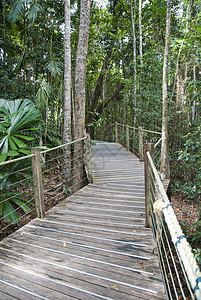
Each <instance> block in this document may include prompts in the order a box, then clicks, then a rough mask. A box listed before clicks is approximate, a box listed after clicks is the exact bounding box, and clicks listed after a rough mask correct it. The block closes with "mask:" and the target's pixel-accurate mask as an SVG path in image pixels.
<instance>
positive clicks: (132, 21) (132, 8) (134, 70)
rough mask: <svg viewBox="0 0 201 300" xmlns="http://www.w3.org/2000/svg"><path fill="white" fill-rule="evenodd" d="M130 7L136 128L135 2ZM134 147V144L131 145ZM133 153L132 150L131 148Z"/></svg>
mask: <svg viewBox="0 0 201 300" xmlns="http://www.w3.org/2000/svg"><path fill="white" fill-rule="evenodd" d="M130 5H131V24H132V34H133V80H134V83H133V98H134V108H133V125H134V127H136V104H137V83H136V80H137V58H136V57H137V55H136V53H137V50H136V34H135V13H136V0H134V6H133V0H130ZM133 140H135V130H133ZM133 147H134V144H133ZM133 151H134V148H133Z"/></svg>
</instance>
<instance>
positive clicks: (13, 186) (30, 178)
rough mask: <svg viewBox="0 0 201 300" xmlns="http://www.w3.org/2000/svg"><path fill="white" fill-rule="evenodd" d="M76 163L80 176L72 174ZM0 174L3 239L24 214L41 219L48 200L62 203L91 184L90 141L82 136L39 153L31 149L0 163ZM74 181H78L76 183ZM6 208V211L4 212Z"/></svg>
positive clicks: (38, 150) (87, 136) (1, 230)
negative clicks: (87, 184)
mask: <svg viewBox="0 0 201 300" xmlns="http://www.w3.org/2000/svg"><path fill="white" fill-rule="evenodd" d="M77 143H84V145H83V148H84V152H83V154H81V156H82V157H80V153H78V152H77V151H76V149H75V148H76V147H75V146H76V144H77ZM67 147H68V149H70V151H69V152H70V157H69V158H67V159H68V165H69V169H68V173H69V174H68V178H69V180H68V184H67V186H66V184H65V176H64V175H65V174H64V173H65V170H64V168H63V166H64V164H65V162H66V155H65V151H64V149H65V148H67ZM44 157H45V159H44ZM78 160H79V161H81V164H82V165H83V163H84V165H85V168H80V169H81V171H80V172H81V173H82V174H77V173H76V174H75V169H76V167H77V161H78ZM19 163H23V168H22V167H20V168H19V165H17V164H19ZM13 170H14V171H13ZM0 172H1V174H5V179H4V177H3V175H2V176H1V178H2V179H1V182H0V183H1V188H0V198H1V201H0V204H1V206H0V207H1V208H2V207H3V208H2V210H1V211H2V215H0V221H1V227H0V234H2V236H3V237H4V236H5V235H6V234H5V232H7V231H8V227H10V226H12V225H13V224H16V223H19V222H20V221H23V219H25V218H26V216H27V215H28V214H32V215H33V216H34V215H36V216H37V217H38V218H42V217H44V215H45V206H47V207H49V204H48V202H50V201H52V200H54V199H52V197H53V198H55V197H57V198H59V199H60V200H62V198H66V197H67V196H68V194H71V193H72V192H74V191H76V190H77V189H78V188H77V187H78V186H79V187H80V186H83V185H84V183H86V182H88V183H92V182H93V174H92V164H91V147H90V137H89V135H86V136H85V137H83V138H82V139H79V140H76V141H72V142H69V143H67V144H63V145H60V146H58V147H54V148H50V149H47V150H43V151H41V150H40V149H35V148H34V149H32V151H31V154H30V155H28V156H24V157H19V158H16V159H13V160H9V161H5V162H2V163H0ZM77 175H78V176H77ZM79 175H80V176H79ZM77 177H79V178H81V179H79V180H80V181H79V182H78V179H77ZM18 178H19V179H18ZM6 180H7V181H6ZM12 180H14V181H13V183H12ZM12 204H13V206H12ZM16 204H17V206H16ZM6 205H8V207H9V210H8V209H7V210H6ZM4 207H5V208H4ZM12 208H13V209H12Z"/></svg>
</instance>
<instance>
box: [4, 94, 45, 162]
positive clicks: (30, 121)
mask: <svg viewBox="0 0 201 300" xmlns="http://www.w3.org/2000/svg"><path fill="white" fill-rule="evenodd" d="M40 117H41V115H40V112H39V111H38V110H37V109H36V107H35V105H34V104H33V103H32V102H31V101H30V100H24V101H23V100H15V101H7V100H4V99H0V130H1V133H0V154H1V158H0V162H3V161H5V160H6V159H7V158H8V157H15V156H19V154H24V155H27V154H30V151H29V150H28V148H29V147H28V144H27V142H29V141H32V140H33V139H34V138H33V137H31V136H30V135H28V134H27V133H28V132H31V131H34V130H37V128H32V126H33V125H34V124H35V123H38V122H39V120H40ZM25 142H26V143H25Z"/></svg>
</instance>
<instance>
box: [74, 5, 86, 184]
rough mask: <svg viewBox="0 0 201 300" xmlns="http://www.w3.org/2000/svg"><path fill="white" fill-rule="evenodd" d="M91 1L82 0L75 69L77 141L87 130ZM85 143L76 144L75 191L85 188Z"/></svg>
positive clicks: (75, 126) (75, 134)
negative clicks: (86, 96)
mask: <svg viewBox="0 0 201 300" xmlns="http://www.w3.org/2000/svg"><path fill="white" fill-rule="evenodd" d="M89 21H90V0H82V1H81V8H80V26H79V40H78V47H77V55H76V68H75V125H74V128H75V133H74V136H75V139H80V138H82V137H84V130H85V77H86V61H87V52H88V40H89ZM83 145H84V144H83V142H79V143H76V145H75V153H76V157H77V159H76V164H77V167H76V168H75V179H76V183H75V184H74V187H75V189H79V188H80V187H82V186H83V183H84V182H83V181H84V179H83V175H84V170H83V151H84V149H83Z"/></svg>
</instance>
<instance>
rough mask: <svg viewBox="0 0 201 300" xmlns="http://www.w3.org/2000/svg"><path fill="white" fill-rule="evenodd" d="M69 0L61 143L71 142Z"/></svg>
mask: <svg viewBox="0 0 201 300" xmlns="http://www.w3.org/2000/svg"><path fill="white" fill-rule="evenodd" d="M70 31H71V27H70V0H65V37H64V55H65V57H64V131H63V142H64V144H66V143H69V142H70V140H71V46H70ZM70 156H71V153H70V147H69V146H67V147H65V149H64V170H63V172H64V186H65V187H68V186H70V169H71V166H70V164H71V162H70Z"/></svg>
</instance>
